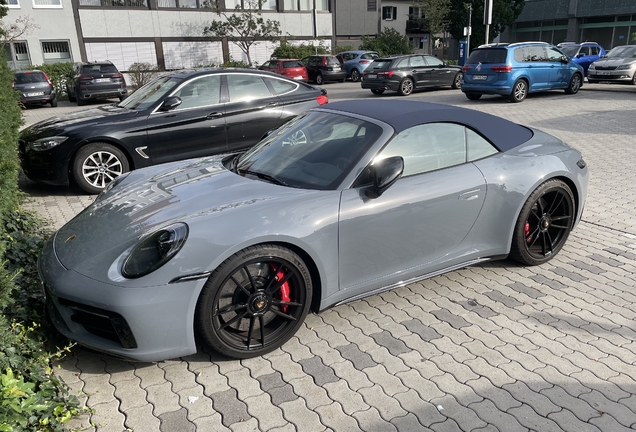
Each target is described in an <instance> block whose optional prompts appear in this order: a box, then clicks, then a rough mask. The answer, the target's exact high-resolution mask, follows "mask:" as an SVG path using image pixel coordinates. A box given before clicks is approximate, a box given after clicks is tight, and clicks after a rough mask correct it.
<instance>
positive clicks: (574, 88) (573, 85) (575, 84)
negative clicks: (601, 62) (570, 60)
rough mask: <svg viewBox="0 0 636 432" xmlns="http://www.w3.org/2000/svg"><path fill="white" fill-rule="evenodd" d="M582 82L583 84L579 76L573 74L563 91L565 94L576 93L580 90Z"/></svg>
mask: <svg viewBox="0 0 636 432" xmlns="http://www.w3.org/2000/svg"><path fill="white" fill-rule="evenodd" d="M582 82H583V78H581V75H579V74H577V73H575V74H574V75H572V78H571V79H570V84H568V88H566V89H565V92H566V93H567V94H576V93H578V92H579V89H580V88H581V83H582Z"/></svg>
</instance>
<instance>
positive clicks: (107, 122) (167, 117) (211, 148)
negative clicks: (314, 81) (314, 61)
mask: <svg viewBox="0 0 636 432" xmlns="http://www.w3.org/2000/svg"><path fill="white" fill-rule="evenodd" d="M326 103H327V92H326V91H325V90H322V89H319V88H315V87H312V86H310V85H308V84H305V83H302V82H298V81H294V80H290V79H287V78H284V77H281V76H280V75H275V74H273V73H269V72H263V71H256V70H254V71H252V70H249V71H248V70H240V69H237V70H230V69H227V70H224V69H208V70H199V71H181V72H175V73H171V74H165V75H162V76H159V77H157V78H156V79H155V80H153V81H151V82H150V83H148V84H146V85H145V86H143V87H141V88H140V89H138V90H137V91H135V92H134V93H133V94H132V95H131V96H130V97H128V98H127V99H125V100H124V101H122V102H119V104H111V105H105V106H101V107H96V108H93V109H89V110H86V111H82V112H78V113H74V114H68V115H65V116H61V117H56V118H52V119H50V120H46V121H43V122H40V123H37V124H35V125H33V126H31V127H29V128H27V129H25V130H24V131H22V133H21V136H20V157H21V161H22V167H23V170H24V172H25V174H26V176H27V177H28V178H30V179H31V180H34V181H38V182H42V183H48V184H53V185H68V184H69V180H70V179H71V178H72V179H74V180H75V181H76V182H77V184H78V185H79V186H80V187H81V188H82V189H84V190H85V191H87V192H89V193H98V192H100V191H102V190H103V189H104V188H105V187H106V186H107V185H108V184H109V183H111V182H112V181H113V180H114V179H116V178H117V177H118V176H119V175H121V174H122V173H124V172H126V171H129V170H132V169H136V168H141V167H145V166H149V165H155V164H159V163H164V162H171V161H176V160H180V159H188V158H194V157H199V156H207V155H214V154H220V153H226V152H234V151H237V150H243V149H246V148H249V147H251V146H252V145H254V144H256V143H257V142H258V141H259V140H260V139H261V138H262V137H264V136H265V135H266V134H267V132H268V131H270V130H272V129H275V128H278V127H279V126H281V125H282V124H283V123H285V122H287V121H288V120H290V119H291V118H293V117H295V116H296V115H298V114H301V113H303V112H305V111H307V110H308V109H310V108H313V107H315V106H318V105H322V104H326Z"/></svg>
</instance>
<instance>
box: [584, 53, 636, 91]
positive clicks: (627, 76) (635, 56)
mask: <svg viewBox="0 0 636 432" xmlns="http://www.w3.org/2000/svg"><path fill="white" fill-rule="evenodd" d="M587 80H588V82H590V83H597V82H600V81H607V82H615V83H622V84H632V85H636V45H623V46H617V47H615V48H612V49H611V50H610V51H609V52H608V53H607V56H606V57H604V58H602V59H599V60H597V61H595V62H594V63H592V64H591V65H590V69H589V72H588V77H587Z"/></svg>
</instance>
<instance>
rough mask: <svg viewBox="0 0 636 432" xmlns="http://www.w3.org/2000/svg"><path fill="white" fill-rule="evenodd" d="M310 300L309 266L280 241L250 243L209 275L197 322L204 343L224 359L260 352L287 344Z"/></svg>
mask: <svg viewBox="0 0 636 432" xmlns="http://www.w3.org/2000/svg"><path fill="white" fill-rule="evenodd" d="M311 300H312V283H311V276H310V273H309V269H308V268H307V266H306V265H305V263H304V262H303V260H302V259H301V258H300V257H299V256H298V255H297V254H296V253H294V252H293V251H291V250H289V249H287V248H284V247H282V246H278V245H271V244H264V245H258V246H253V247H249V248H247V249H244V250H243V251H241V252H238V253H236V254H234V255H232V256H231V257H230V258H228V259H227V260H225V262H223V264H221V265H220V266H219V267H218V268H217V269H216V270H215V271H214V273H212V275H211V276H210V278H209V279H208V281H207V282H206V284H205V286H204V287H203V291H202V293H201V297H200V298H199V302H198V304H197V310H196V318H195V320H196V325H197V328H198V330H199V333H200V334H201V336H203V339H204V340H205V341H206V343H207V344H208V345H209V346H210V347H212V348H213V349H215V350H216V351H218V352H219V353H221V354H224V355H226V356H228V357H233V358H240V359H243V358H250V357H256V356H260V355H263V354H265V353H268V352H270V351H273V350H275V349H276V348H278V347H280V346H281V345H283V344H284V343H285V342H287V341H288V340H289V339H290V338H291V337H292V336H293V335H294V334H295V333H296V331H297V330H298V328H299V327H300V326H301V325H302V323H303V321H304V320H305V317H306V316H307V313H308V312H309V306H310V304H311Z"/></svg>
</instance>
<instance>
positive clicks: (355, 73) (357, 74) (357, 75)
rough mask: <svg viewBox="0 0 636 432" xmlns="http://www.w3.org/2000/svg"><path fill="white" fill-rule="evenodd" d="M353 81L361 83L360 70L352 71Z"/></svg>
mask: <svg viewBox="0 0 636 432" xmlns="http://www.w3.org/2000/svg"><path fill="white" fill-rule="evenodd" d="M351 81H353V82H358V81H360V72H358V69H353V70H352V71H351Z"/></svg>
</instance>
